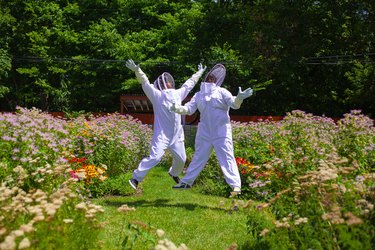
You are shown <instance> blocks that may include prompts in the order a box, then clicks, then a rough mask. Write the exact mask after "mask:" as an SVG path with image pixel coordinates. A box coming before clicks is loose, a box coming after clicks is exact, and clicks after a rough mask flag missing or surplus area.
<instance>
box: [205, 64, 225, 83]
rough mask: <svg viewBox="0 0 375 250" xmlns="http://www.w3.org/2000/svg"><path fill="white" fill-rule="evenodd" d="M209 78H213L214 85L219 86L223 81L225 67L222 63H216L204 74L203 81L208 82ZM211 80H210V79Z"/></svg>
mask: <svg viewBox="0 0 375 250" xmlns="http://www.w3.org/2000/svg"><path fill="white" fill-rule="evenodd" d="M210 78H211V79H213V81H214V82H215V84H216V86H220V85H221V84H222V83H223V82H224V78H225V67H224V65H222V64H216V65H215V66H214V67H213V68H212V69H211V70H210V71H209V72H208V73H207V75H206V76H205V78H204V80H203V82H209V81H210ZM211 82H212V80H211Z"/></svg>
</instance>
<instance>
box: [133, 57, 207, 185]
mask: <svg viewBox="0 0 375 250" xmlns="http://www.w3.org/2000/svg"><path fill="white" fill-rule="evenodd" d="M126 67H128V68H129V69H130V70H132V71H134V73H135V75H136V77H137V80H138V81H139V82H140V83H141V84H142V89H143V91H144V93H145V94H146V96H147V97H148V98H149V100H150V101H151V103H152V106H153V109H154V133H153V136H152V141H151V149H150V155H149V156H148V157H146V158H143V159H142V160H141V162H140V163H139V165H138V168H137V169H136V170H134V171H133V178H132V179H130V180H129V183H130V185H131V186H132V187H133V188H134V189H136V188H137V187H138V184H139V182H141V181H143V179H144V178H145V176H146V175H147V173H148V172H149V171H150V169H151V168H153V167H154V166H155V165H157V164H158V163H159V162H160V161H161V158H162V156H163V155H164V153H165V151H166V150H167V149H168V150H170V152H171V154H172V158H173V160H172V166H171V167H170V169H169V175H170V176H171V177H172V178H173V180H174V181H175V182H176V183H178V182H179V180H180V179H179V177H178V176H179V175H180V174H181V172H182V169H183V167H184V165H185V161H186V152H185V144H184V130H183V127H182V125H181V115H180V114H176V113H173V112H170V108H171V106H172V104H173V103H177V104H181V102H182V101H183V100H184V99H185V98H186V96H187V95H188V93H189V92H190V91H191V90H192V89H193V88H194V86H195V84H196V83H197V82H198V80H199V78H200V77H201V76H202V74H203V72H204V71H205V69H206V67H203V66H202V64H199V65H198V71H197V72H196V73H195V74H194V75H192V77H191V78H190V79H188V80H187V81H186V82H185V83H184V84H183V85H182V86H181V88H179V89H175V83H174V79H173V77H172V75H171V74H169V73H168V72H164V73H163V74H161V75H160V76H159V77H158V78H157V79H156V80H155V81H154V83H153V84H151V83H150V81H149V80H148V78H147V76H146V74H145V73H144V72H143V71H142V70H141V68H140V66H139V65H136V64H135V63H134V61H133V60H131V59H130V60H128V61H127V62H126Z"/></svg>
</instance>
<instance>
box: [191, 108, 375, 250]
mask: <svg viewBox="0 0 375 250" xmlns="http://www.w3.org/2000/svg"><path fill="white" fill-rule="evenodd" d="M233 138H234V139H233V140H234V147H235V155H236V157H237V159H236V160H237V165H238V168H239V171H240V175H241V181H242V194H241V196H240V197H241V198H243V199H250V200H249V201H248V203H249V202H250V204H252V205H251V206H248V207H250V209H249V211H248V213H249V218H248V230H249V235H250V236H251V237H250V240H249V241H248V242H247V243H245V244H244V245H243V246H242V247H243V248H244V249H280V248H281V249H283V247H285V249H309V248H316V249H333V248H337V249H339V248H342V249H351V248H360V249H371V248H372V246H371V244H373V240H374V239H373V237H372V236H371V235H372V232H373V230H374V224H373V223H372V222H371V221H372V220H373V214H374V209H373V206H374V205H373V202H374V195H373V185H374V183H375V182H374V181H375V179H374V173H373V171H374V162H375V157H374V152H375V151H374V147H373V145H374V139H375V130H374V125H373V121H372V120H371V119H369V118H368V117H366V116H364V115H363V114H361V113H360V112H359V111H357V110H353V111H352V112H351V113H349V114H345V115H344V118H343V119H341V120H339V121H337V122H336V123H334V122H333V120H332V119H327V118H324V117H317V116H313V115H311V114H307V113H305V112H302V111H298V110H296V111H293V112H291V113H288V114H287V116H286V117H285V118H284V120H282V121H280V122H268V121H265V122H258V123H247V124H241V123H236V124H234V125H233ZM212 158H213V157H211V158H210V161H209V162H208V165H207V166H206V168H205V170H204V171H202V174H201V176H200V177H199V179H198V180H199V181H198V182H197V185H198V188H199V189H203V190H204V192H206V193H210V194H213V195H223V194H222V192H221V190H223V189H225V188H227V187H228V185H227V184H226V183H225V182H224V181H223V179H224V178H223V176H222V173H221V171H220V170H219V165H218V163H217V161H213V160H212ZM227 192H228V191H227ZM254 200H255V201H257V202H254ZM259 202H262V203H261V204H259ZM254 211H256V212H254ZM257 213H258V214H257ZM360 232H361V233H360Z"/></svg>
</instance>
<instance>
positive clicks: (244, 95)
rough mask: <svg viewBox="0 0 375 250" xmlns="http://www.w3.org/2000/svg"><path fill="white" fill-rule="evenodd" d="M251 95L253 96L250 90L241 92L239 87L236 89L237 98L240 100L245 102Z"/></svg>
mask: <svg viewBox="0 0 375 250" xmlns="http://www.w3.org/2000/svg"><path fill="white" fill-rule="evenodd" d="M252 95H253V90H252V89H251V88H248V89H246V90H244V91H242V89H241V87H239V88H238V94H237V98H239V99H241V100H245V99H246V98H248V97H250V96H252Z"/></svg>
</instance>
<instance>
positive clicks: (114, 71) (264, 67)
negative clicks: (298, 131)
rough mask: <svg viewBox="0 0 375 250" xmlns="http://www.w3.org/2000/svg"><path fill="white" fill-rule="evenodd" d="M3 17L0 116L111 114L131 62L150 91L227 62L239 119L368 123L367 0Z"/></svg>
mask: <svg viewBox="0 0 375 250" xmlns="http://www.w3.org/2000/svg"><path fill="white" fill-rule="evenodd" d="M0 7H1V8H0V9H1V10H0V24H1V25H0V27H1V28H0V31H1V32H0V33H1V34H3V36H2V37H1V38H0V45H1V53H0V77H1V78H0V79H1V87H0V97H1V96H3V97H2V99H1V101H0V105H1V106H0V107H1V108H2V109H7V110H15V108H16V106H17V105H21V106H24V107H33V106H35V107H38V108H41V109H43V110H51V111H77V110H87V111H91V112H92V111H94V112H98V111H99V112H100V111H104V112H113V111H117V110H118V98H119V95H120V94H127V93H131V94H134V93H138V94H141V93H142V90H141V88H140V86H139V85H138V84H136V83H135V81H134V75H133V73H132V72H131V71H129V70H128V69H127V68H126V67H124V61H125V60H126V59H128V58H133V59H134V60H135V61H136V62H138V63H141V66H142V68H143V69H144V71H145V72H146V74H147V75H148V76H149V78H150V80H151V81H152V80H153V79H155V78H156V77H157V76H158V75H160V73H161V72H163V71H169V72H171V73H172V74H173V76H174V77H175V79H176V82H177V83H178V84H182V82H183V81H184V80H185V79H187V78H188V77H189V76H191V74H192V73H193V70H194V69H195V66H196V65H197V64H198V63H199V62H203V63H204V64H206V65H207V66H208V67H210V66H212V65H214V64H215V63H224V64H225V66H226V67H227V77H226V80H225V86H226V87H227V88H228V89H229V90H230V91H232V92H233V93H236V92H237V89H238V86H246V85H247V86H246V87H253V88H254V89H255V90H256V95H254V96H253V97H252V98H251V105H250V103H247V102H245V103H244V105H246V106H247V108H246V109H241V110H238V111H233V112H234V113H236V114H237V113H238V114H245V115H280V114H284V113H285V112H287V111H290V110H294V109H301V110H306V111H307V112H313V113H315V114H318V115H322V114H325V115H329V116H339V115H340V114H342V113H345V112H347V111H348V110H349V109H350V108H358V109H362V110H363V111H364V113H365V114H368V115H373V113H374V111H373V110H374V106H373V105H372V96H373V93H374V90H373V84H372V82H373V79H374V66H373V64H372V62H373V58H374V55H373V53H371V52H372V51H374V48H373V46H374V45H373V43H372V41H373V40H374V34H375V33H374V29H375V26H374V25H373V22H372V16H373V15H372V13H373V12H374V4H373V2H372V1H370V0H366V1H362V2H361V3H357V1H345V2H340V3H336V2H334V3H326V2H316V1H313V0H309V1H302V2H301V1H294V2H283V1H170V0H168V1H149V0H143V1H136V0H130V1H108V0H103V1H39V0H25V1H18V0H10V1H2V2H1V4H0ZM306 20H309V21H308V22H307V21H306ZM131 79H133V80H131ZM271 83H272V84H271Z"/></svg>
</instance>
